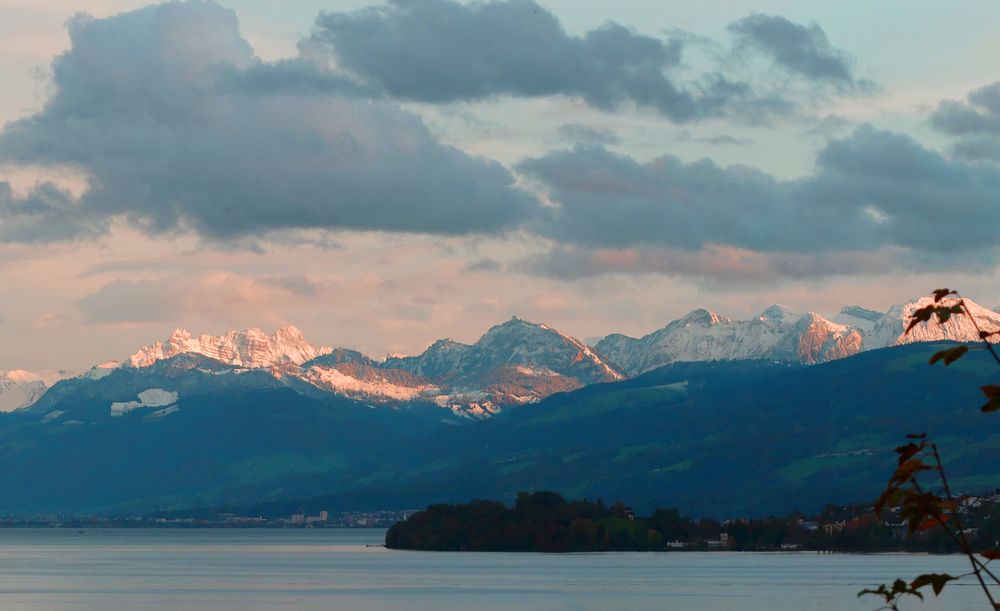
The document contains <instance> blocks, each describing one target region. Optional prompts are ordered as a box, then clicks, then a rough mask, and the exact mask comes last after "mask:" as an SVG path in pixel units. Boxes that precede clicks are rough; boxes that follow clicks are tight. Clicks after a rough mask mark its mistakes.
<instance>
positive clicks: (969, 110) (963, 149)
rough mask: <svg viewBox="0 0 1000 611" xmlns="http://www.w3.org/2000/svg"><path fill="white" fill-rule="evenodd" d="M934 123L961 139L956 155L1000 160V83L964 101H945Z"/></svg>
mask: <svg viewBox="0 0 1000 611" xmlns="http://www.w3.org/2000/svg"><path fill="white" fill-rule="evenodd" d="M931 123H932V124H933V125H934V127H936V128H938V129H939V130H941V131H943V132H945V133H946V134H950V135H952V136H958V137H959V140H958V141H957V142H956V143H955V146H954V148H953V152H954V154H955V155H956V156H958V157H962V158H964V159H971V160H977V159H978V160H991V161H1000V81H998V82H996V83H993V84H992V85H987V86H985V87H980V88H979V89H976V90H974V91H972V92H971V93H969V95H968V96H966V99H965V101H963V102H959V101H956V100H944V101H942V102H941V103H940V104H938V107H937V109H935V110H934V113H933V114H931Z"/></svg>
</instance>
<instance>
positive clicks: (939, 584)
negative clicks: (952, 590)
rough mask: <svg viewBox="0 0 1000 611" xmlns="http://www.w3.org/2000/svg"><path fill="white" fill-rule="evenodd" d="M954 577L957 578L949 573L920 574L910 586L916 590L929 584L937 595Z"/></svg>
mask: <svg viewBox="0 0 1000 611" xmlns="http://www.w3.org/2000/svg"><path fill="white" fill-rule="evenodd" d="M954 579H957V578H956V577H952V576H951V575H949V574H947V573H924V574H923V575H918V576H917V578H916V579H914V580H913V582H912V583H910V588H912V589H914V590H916V589H918V588H922V587H924V586H927V585H929V586H930V587H931V589H932V590H934V595H935V596H936V595H938V594H940V593H941V590H943V589H944V586H945V584H947V583H948V582H949V581H952V580H954Z"/></svg>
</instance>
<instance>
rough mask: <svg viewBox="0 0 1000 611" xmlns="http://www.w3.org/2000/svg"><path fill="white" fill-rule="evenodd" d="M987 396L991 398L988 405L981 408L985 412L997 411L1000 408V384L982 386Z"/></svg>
mask: <svg viewBox="0 0 1000 611" xmlns="http://www.w3.org/2000/svg"><path fill="white" fill-rule="evenodd" d="M980 390H982V391H983V394H984V395H986V398H987V399H989V400H988V401H987V402H986V405H984V406H982V407H981V408H979V409H981V410H983V411H984V412H995V411H997V410H998V409H1000V386H996V385H993V384H989V385H987V386H983V387H981V388H980Z"/></svg>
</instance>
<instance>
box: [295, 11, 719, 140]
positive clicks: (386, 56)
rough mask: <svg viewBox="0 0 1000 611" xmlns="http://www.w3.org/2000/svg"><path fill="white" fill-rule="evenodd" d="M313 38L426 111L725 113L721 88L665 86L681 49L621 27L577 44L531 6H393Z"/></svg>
mask: <svg viewBox="0 0 1000 611" xmlns="http://www.w3.org/2000/svg"><path fill="white" fill-rule="evenodd" d="M315 38H316V39H317V40H321V41H324V42H326V43H328V44H329V45H330V46H331V48H332V49H333V51H334V53H335V55H336V57H337V62H338V64H339V65H340V66H342V67H344V68H346V69H347V70H349V71H351V72H353V73H355V74H357V75H358V76H360V77H361V78H363V79H366V80H369V81H371V82H372V83H375V84H377V85H378V86H380V87H382V88H384V89H385V90H386V91H387V92H388V93H389V94H390V95H392V96H394V97H398V98H404V99H410V100H418V101H421V102H432V103H440V102H451V101H455V100H476V99H485V98H490V97H494V96H497V95H513V96H526V97H537V96H550V95H569V96H574V97H580V98H583V99H584V100H586V101H587V102H588V103H589V104H591V105H593V106H595V107H597V108H601V109H606V110H612V109H614V108H616V107H618V106H619V105H620V104H622V103H624V102H633V103H636V104H638V105H640V106H646V107H652V108H655V109H657V110H658V111H660V112H661V113H662V114H663V115H665V116H667V117H670V118H671V119H674V120H677V121H687V120H692V119H695V118H698V117H700V116H704V115H706V114H715V113H717V112H719V108H718V100H717V99H716V97H717V96H718V95H721V94H722V87H724V84H720V85H721V86H722V87H720V88H719V89H717V90H715V91H712V90H711V89H712V88H709V91H691V90H685V89H682V88H681V87H680V86H678V85H677V84H675V83H674V81H673V80H672V79H671V78H669V77H668V74H667V71H668V70H670V69H672V68H676V67H677V66H678V65H679V64H680V61H681V52H682V45H681V43H680V42H671V41H666V42H665V41H662V40H660V39H657V38H652V37H649V36H642V35H639V34H636V33H634V32H633V31H631V30H629V29H627V28H625V27H623V26H621V25H618V24H615V23H608V24H606V25H604V26H602V27H601V28H599V29H597V30H593V31H591V32H588V33H587V34H586V35H584V36H582V37H581V36H571V35H569V34H568V33H567V32H566V31H565V30H564V29H563V27H562V25H561V24H560V23H559V20H558V19H557V18H556V17H555V16H554V15H553V14H552V13H550V12H548V11H547V10H545V9H544V8H542V7H541V6H539V5H538V4H537V3H535V2H534V1H533V0H509V1H493V2H477V3H472V4H465V5H463V4H459V3H458V2H454V1H453V0H426V1H423V2H410V1H406V0H395V1H391V2H389V3H388V4H387V5H384V6H380V7H374V8H367V9H362V10H358V11H353V12H349V13H326V14H324V15H321V16H320V18H319V19H318V20H317V30H316V33H315Z"/></svg>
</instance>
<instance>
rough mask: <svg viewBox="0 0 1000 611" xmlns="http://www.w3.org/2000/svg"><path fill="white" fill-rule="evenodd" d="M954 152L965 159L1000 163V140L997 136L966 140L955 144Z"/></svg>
mask: <svg viewBox="0 0 1000 611" xmlns="http://www.w3.org/2000/svg"><path fill="white" fill-rule="evenodd" d="M952 152H953V153H954V154H955V155H957V156H958V157H962V158H963V159H971V160H976V159H990V160H993V161H1000V138H997V137H995V136H993V137H990V136H980V137H971V138H964V139H962V140H960V141H958V142H957V143H955V146H954V147H952Z"/></svg>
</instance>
